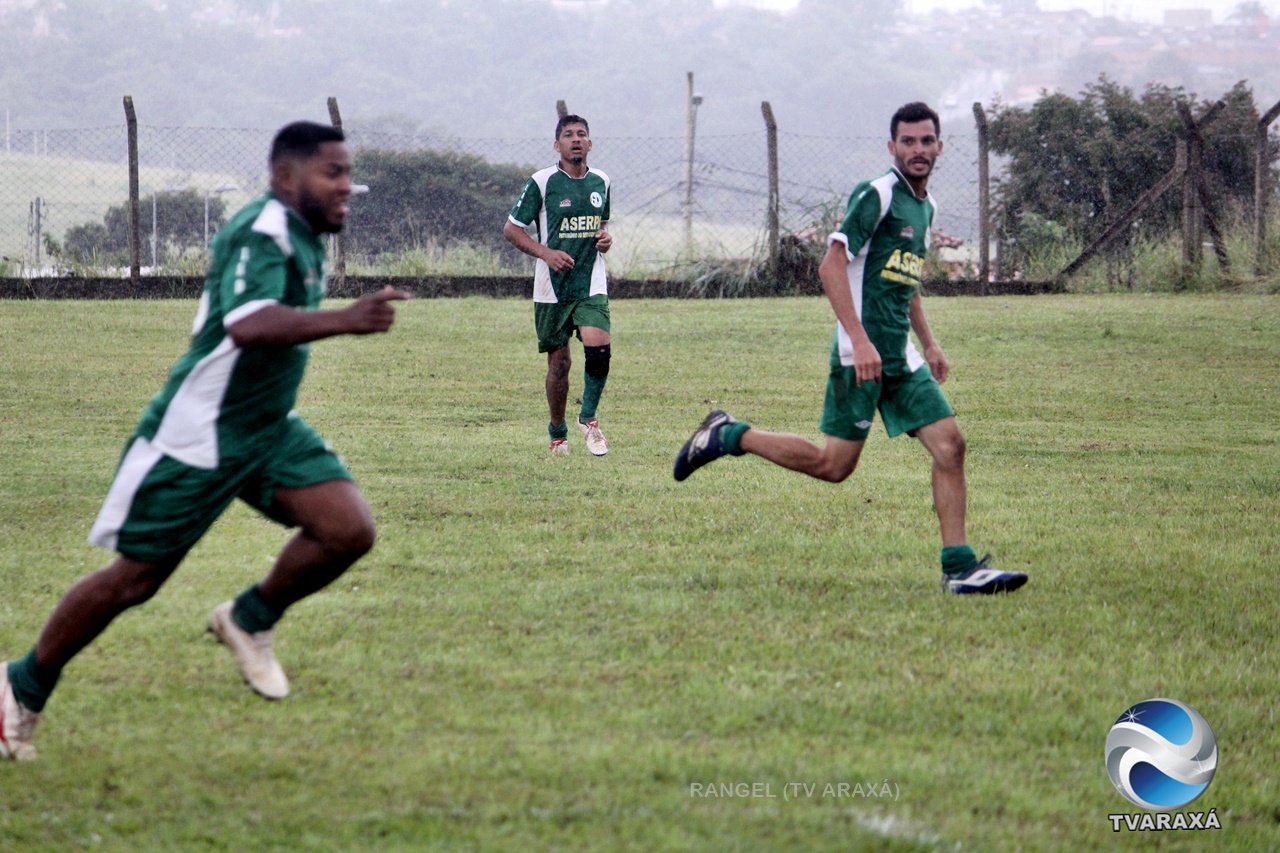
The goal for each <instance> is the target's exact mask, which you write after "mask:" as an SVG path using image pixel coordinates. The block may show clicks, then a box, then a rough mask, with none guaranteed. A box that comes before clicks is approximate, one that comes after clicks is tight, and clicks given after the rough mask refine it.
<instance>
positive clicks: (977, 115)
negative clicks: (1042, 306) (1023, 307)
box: [973, 101, 991, 296]
mask: <svg viewBox="0 0 1280 853" xmlns="http://www.w3.org/2000/svg"><path fill="white" fill-rule="evenodd" d="M973 118H974V121H975V122H977V124H978V278H979V279H980V280H981V281H982V284H981V285H979V291H978V292H979V293H981V294H982V295H983V296H986V295H987V282H988V281H990V280H991V149H990V143H989V141H988V139H987V114H986V112H985V111H984V110H983V109H982V104H981V103H979V102H977V101H974V103H973Z"/></svg>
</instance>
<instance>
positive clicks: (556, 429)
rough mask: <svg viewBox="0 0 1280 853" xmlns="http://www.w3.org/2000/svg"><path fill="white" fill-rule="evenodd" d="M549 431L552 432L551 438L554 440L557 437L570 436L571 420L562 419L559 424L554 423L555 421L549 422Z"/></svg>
mask: <svg viewBox="0 0 1280 853" xmlns="http://www.w3.org/2000/svg"><path fill="white" fill-rule="evenodd" d="M547 432H549V433H550V434H551V440H552V441H555V440H556V439H559V438H568V437H569V422H568V421H561V422H560V425H559V426H556V425H555V424H553V423H551V422H548V423H547Z"/></svg>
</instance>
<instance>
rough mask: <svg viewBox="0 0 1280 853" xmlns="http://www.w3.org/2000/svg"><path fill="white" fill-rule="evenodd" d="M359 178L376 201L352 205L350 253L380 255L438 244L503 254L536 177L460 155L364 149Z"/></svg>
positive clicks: (356, 166)
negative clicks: (506, 231)
mask: <svg viewBox="0 0 1280 853" xmlns="http://www.w3.org/2000/svg"><path fill="white" fill-rule="evenodd" d="M548 147H550V146H549V145H548ZM353 171H354V172H355V174H356V175H358V176H359V180H360V181H361V182H362V183H365V184H367V185H368V187H369V193H368V195H361V196H358V197H357V201H356V202H355V203H354V204H353V205H352V211H353V212H352V215H351V222H350V234H351V243H350V246H351V248H352V249H353V250H355V251H358V252H362V253H365V254H369V255H377V254H381V253H383V252H392V251H400V250H403V249H406V248H412V247H414V246H418V245H421V244H424V243H428V242H432V241H435V242H440V243H443V242H449V241H465V242H470V243H476V244H479V245H483V246H489V247H493V248H501V247H502V246H504V245H505V243H504V241H503V240H502V223H503V221H504V220H505V218H506V215H507V213H508V211H510V210H511V205H512V203H513V202H514V201H515V199H516V196H517V195H518V194H519V192H520V188H521V187H522V186H523V185H524V182H525V181H526V180H527V179H528V177H529V175H530V174H532V172H533V171H534V170H533V169H532V168H531V167H526V166H512V165H495V164H492V163H488V162H486V161H485V160H483V159H481V158H480V157H477V156H475V155H473V154H460V153H456V152H452V151H431V150H418V151H384V150H376V149H361V150H358V151H357V152H356V154H355V158H354V163H353Z"/></svg>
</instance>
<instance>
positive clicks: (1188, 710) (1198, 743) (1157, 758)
mask: <svg viewBox="0 0 1280 853" xmlns="http://www.w3.org/2000/svg"><path fill="white" fill-rule="evenodd" d="M1217 769H1218V740H1217V738H1215V737H1214V736H1213V729H1211V728H1209V724H1208V723H1207V722H1205V719H1204V717H1202V716H1200V714H1199V712H1197V711H1196V709H1195V708H1192V707H1191V706H1190V705H1186V704H1184V703H1182V702H1179V701H1177V700H1175V699H1148V700H1146V701H1145V702H1139V703H1138V704H1136V705H1134V706H1133V707H1132V708H1130V709H1129V710H1127V711H1125V712H1124V713H1123V714H1121V715H1120V719H1118V720H1116V723H1115V725H1114V726H1112V727H1111V732H1110V733H1109V734H1108V735H1107V773H1108V775H1110V776H1111V782H1112V784H1114V785H1115V786H1116V790H1118V791H1119V792H1120V793H1121V794H1124V796H1125V798H1126V799H1128V800H1129V802H1131V803H1133V804H1134V805H1136V806H1138V807H1139V808H1143V809H1148V810H1150V811H1156V812H1169V811H1173V810H1174V809H1180V808H1182V807H1183V806H1185V805H1187V804H1188V803H1190V802H1191V801H1192V800H1194V799H1195V798H1196V797H1198V796H1200V795H1201V794H1203V793H1204V791H1205V789H1206V788H1208V787H1209V783H1210V782H1212V781H1213V774H1214V772H1215V771H1216V770H1217Z"/></svg>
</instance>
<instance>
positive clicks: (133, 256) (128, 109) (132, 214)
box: [124, 95, 142, 285]
mask: <svg viewBox="0 0 1280 853" xmlns="http://www.w3.org/2000/svg"><path fill="white" fill-rule="evenodd" d="M124 123H125V127H126V129H127V131H128V140H129V141H128V146H129V280H130V281H132V282H133V283H134V284H135V285H136V284H138V279H139V278H141V276H142V264H141V262H140V261H139V258H138V255H139V247H138V116H137V114H136V113H135V112H134V111H133V96H132V95H125V96H124Z"/></svg>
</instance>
